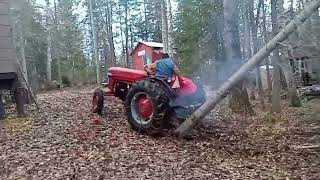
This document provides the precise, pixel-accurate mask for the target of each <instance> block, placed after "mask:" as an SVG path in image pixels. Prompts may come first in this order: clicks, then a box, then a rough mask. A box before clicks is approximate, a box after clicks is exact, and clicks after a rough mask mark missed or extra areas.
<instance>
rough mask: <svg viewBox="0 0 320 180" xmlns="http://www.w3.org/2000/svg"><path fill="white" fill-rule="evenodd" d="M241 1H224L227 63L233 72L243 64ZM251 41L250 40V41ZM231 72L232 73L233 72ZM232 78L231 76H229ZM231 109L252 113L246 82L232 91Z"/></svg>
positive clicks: (237, 85) (241, 82)
mask: <svg viewBox="0 0 320 180" xmlns="http://www.w3.org/2000/svg"><path fill="white" fill-rule="evenodd" d="M238 5H239V1H234V0H224V20H225V21H224V23H225V24H224V27H225V28H224V30H225V32H224V40H225V43H226V47H225V50H226V52H228V53H226V54H227V61H229V62H230V63H228V64H231V66H232V67H230V68H231V69H232V71H236V70H237V69H238V68H239V67H240V66H241V64H242V62H243V59H242V58H241V57H242V56H241V47H240V36H239V23H238V20H237V19H238V18H237V17H238V15H239V9H238V7H237V6H238ZM249 41H250V40H249ZM232 71H231V72H232ZM228 76H230V75H228ZM229 107H230V108H231V109H232V110H233V111H234V112H246V113H252V112H253V110H252V107H251V104H250V102H249V98H248V92H247V89H246V87H245V85H244V81H240V82H239V83H237V84H236V85H235V87H234V88H233V89H232V90H231V94H230V98H229Z"/></svg>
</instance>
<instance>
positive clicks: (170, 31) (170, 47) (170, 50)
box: [167, 0, 174, 58]
mask: <svg viewBox="0 0 320 180" xmlns="http://www.w3.org/2000/svg"><path fill="white" fill-rule="evenodd" d="M167 5H168V53H169V55H170V57H171V58H173V57H174V56H173V24H172V23H173V19H172V7H171V0H167Z"/></svg>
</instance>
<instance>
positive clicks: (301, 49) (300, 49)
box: [288, 46, 320, 59]
mask: <svg viewBox="0 0 320 180" xmlns="http://www.w3.org/2000/svg"><path fill="white" fill-rule="evenodd" d="M288 53H289V58H290V59H293V57H292V54H291V53H290V51H289V52H288ZM293 56H294V59H301V58H315V57H319V56H320V50H319V49H318V48H317V47H315V46H297V47H294V48H293Z"/></svg>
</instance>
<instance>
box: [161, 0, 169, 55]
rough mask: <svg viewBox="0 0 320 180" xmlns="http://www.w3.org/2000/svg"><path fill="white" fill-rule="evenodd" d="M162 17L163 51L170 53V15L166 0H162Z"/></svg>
mask: <svg viewBox="0 0 320 180" xmlns="http://www.w3.org/2000/svg"><path fill="white" fill-rule="evenodd" d="M161 18H162V28H161V31H162V43H163V52H164V53H168V16H167V6H166V2H165V0H161Z"/></svg>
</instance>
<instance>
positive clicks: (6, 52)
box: [0, 0, 25, 116]
mask: <svg viewBox="0 0 320 180" xmlns="http://www.w3.org/2000/svg"><path fill="white" fill-rule="evenodd" d="M9 2H10V0H0V93H1V91H2V90H11V92H12V94H14V97H15V100H16V104H17V110H18V115H19V116H24V94H23V92H25V90H24V88H23V87H22V83H21V82H22V81H21V79H22V78H21V77H22V74H21V73H20V69H19V64H18V61H17V59H16V58H17V56H16V50H15V47H14V44H13V35H12V25H11V22H10V17H9ZM19 77H20V78H19ZM0 95H1V94H0Z"/></svg>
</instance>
